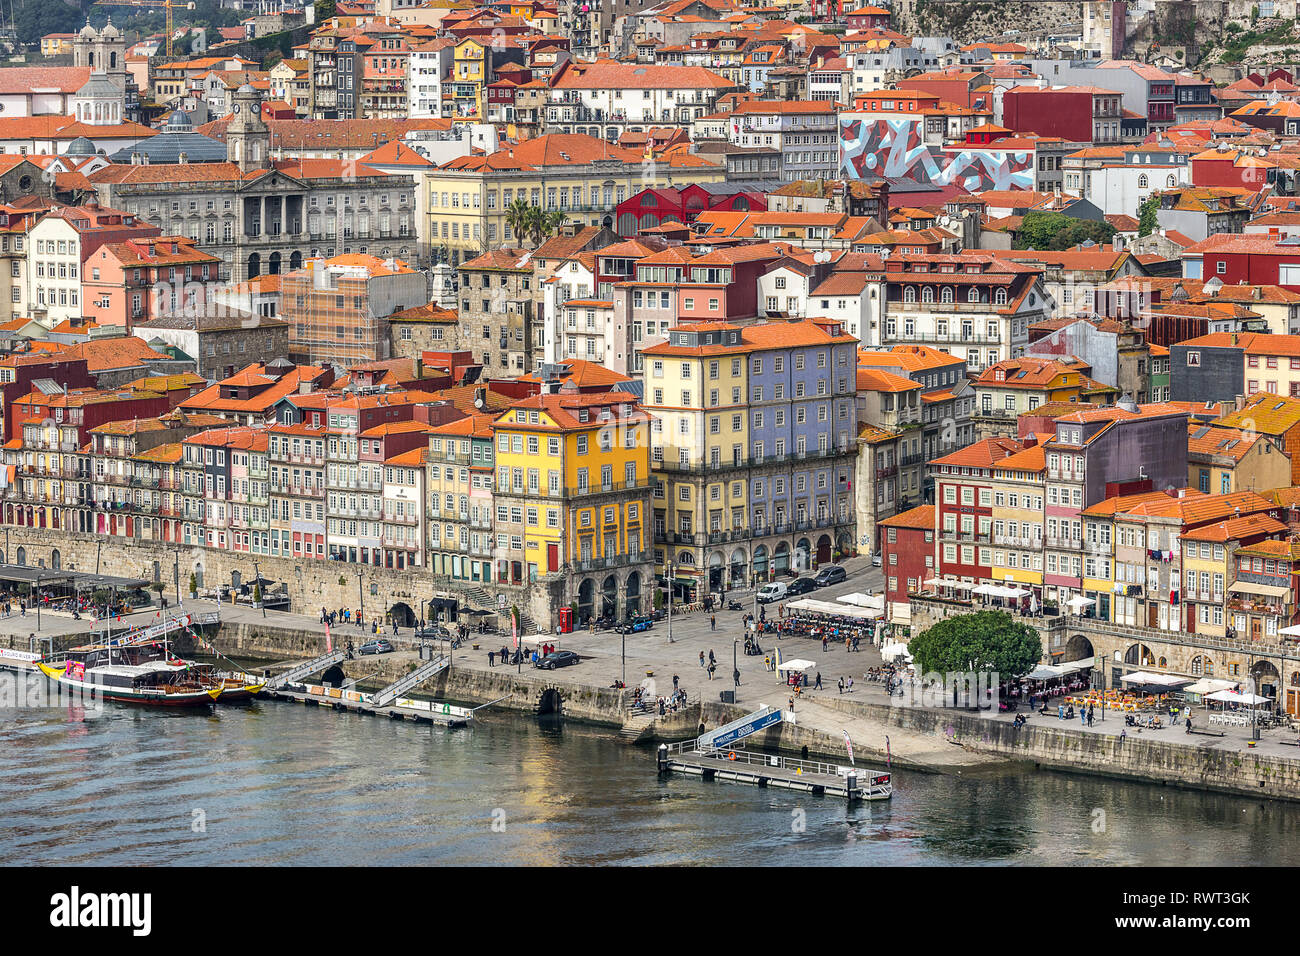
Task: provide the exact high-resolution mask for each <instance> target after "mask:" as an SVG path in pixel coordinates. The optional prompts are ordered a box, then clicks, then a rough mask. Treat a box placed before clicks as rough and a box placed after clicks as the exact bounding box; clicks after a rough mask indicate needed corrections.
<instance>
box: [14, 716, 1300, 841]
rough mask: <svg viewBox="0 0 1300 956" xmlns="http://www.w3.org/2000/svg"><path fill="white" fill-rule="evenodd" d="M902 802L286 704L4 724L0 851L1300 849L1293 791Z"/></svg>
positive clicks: (1024, 780) (970, 786) (999, 783)
mask: <svg viewBox="0 0 1300 956" xmlns="http://www.w3.org/2000/svg"><path fill="white" fill-rule="evenodd" d="M894 783H895V793H894V798H893V800H892V801H889V802H886V803H875V804H859V805H857V806H854V807H846V806H845V804H844V803H843V802H842V801H840V800H836V799H833V798H820V797H812V796H809V795H806V794H796V793H788V792H784V791H780V790H760V789H758V788H756V787H748V786H744V785H738V784H728V783H705V782H703V781H700V780H698V779H695V778H690V777H672V778H669V779H663V780H661V779H659V778H658V777H657V776H656V774H655V772H654V754H653V751H652V750H651V749H648V748H629V747H626V746H624V745H622V744H620V743H618V742H617V741H616V740H615V738H614V737H612V736H611V734H610V733H609V732H608V731H604V730H600V729H596V728H591V727H586V726H582V725H578V724H574V723H564V722H541V721H538V720H534V719H528V718H523V717H519V716H517V715H510V714H506V713H503V712H497V713H488V714H486V715H485V719H484V720H483V721H482V722H481V723H479V724H478V725H477V726H475V727H473V728H468V729H462V730H446V729H443V728H438V727H431V726H429V725H424V724H414V723H409V722H404V721H391V720H383V719H379V718H373V717H361V716H357V715H351V714H340V713H336V712H333V711H328V710H324V709H318V708H309V707H302V706H300V705H295V704H290V703H283V702H254V703H252V704H249V705H247V706H242V707H224V708H220V709H218V710H216V711H214V712H213V713H212V714H211V715H207V714H203V713H165V712H159V711H153V710H145V709H135V708H131V707H129V706H122V705H114V704H108V705H106V707H105V711H104V714H103V715H102V716H100V717H97V718H94V719H80V718H78V717H76V716H75V715H72V714H69V713H67V712H64V711H43V712H20V713H19V714H17V715H16V716H15V715H13V714H9V715H7V716H6V719H3V720H0V862H3V863H5V864H9V865H14V864H24V865H28V864H32V863H85V864H91V863H95V864H117V865H124V864H133V865H161V864H194V865H220V864H223V863H238V864H381V865H387V866H392V865H402V864H408V865H409V864H423V863H441V864H468V865H490V864H499V863H513V864H535V865H544V864H601V863H606V864H671V863H676V864H727V863H736V864H741V863H743V864H749V865H762V864H774V863H797V864H805V865H809V864H811V865H836V864H852V865H881V864H886V865H908V864H912V865H917V864H940V865H944V864H953V863H960V864H1006V863H1043V864H1075V863H1079V864H1087V863H1092V862H1106V863H1112V864H1126V865H1155V864H1169V865H1178V864H1191V865H1195V864H1219V865H1239V864H1249V863H1268V864H1279V865H1281V864H1286V865H1294V864H1296V863H1297V862H1300V841H1296V840H1295V839H1294V835H1295V832H1296V829H1297V827H1298V826H1300V805H1288V804H1280V803H1265V802H1262V801H1257V800H1250V799H1246V798H1241V797H1229V796H1217V795H1210V794H1202V793H1196V792H1191V791H1185V790H1175V789H1170V788H1162V787H1156V786H1143V785H1138V784H1131V783H1122V782H1117V781H1112V780H1100V779H1092V778H1087V777H1081V776H1071V775H1064V774H1054V773H1047V772H1037V771H1034V770H1032V769H1030V768H1024V767H1015V768H1003V769H998V770H994V771H987V770H985V771H979V772H976V773H968V774H965V775H958V776H936V775H929V774H918V773H908V772H898V773H895V776H894Z"/></svg>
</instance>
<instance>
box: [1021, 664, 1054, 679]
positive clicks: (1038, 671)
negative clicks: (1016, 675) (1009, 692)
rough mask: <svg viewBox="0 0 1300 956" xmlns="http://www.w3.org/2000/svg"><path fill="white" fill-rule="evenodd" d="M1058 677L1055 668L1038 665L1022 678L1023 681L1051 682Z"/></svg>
mask: <svg viewBox="0 0 1300 956" xmlns="http://www.w3.org/2000/svg"><path fill="white" fill-rule="evenodd" d="M1060 676H1061V675H1060V673H1059V672H1058V671H1057V669H1056V668H1055V667H1052V666H1051V665H1048V664H1039V665H1038V666H1037V667H1035V668H1034V669H1033V670H1031V671H1030V672H1029V673H1028V674H1026V675H1025V676H1024V680H1051V679H1052V678H1053V677H1060Z"/></svg>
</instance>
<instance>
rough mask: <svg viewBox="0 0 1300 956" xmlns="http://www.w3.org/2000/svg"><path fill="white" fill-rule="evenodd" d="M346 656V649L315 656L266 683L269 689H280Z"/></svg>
mask: <svg viewBox="0 0 1300 956" xmlns="http://www.w3.org/2000/svg"><path fill="white" fill-rule="evenodd" d="M345 657H347V651H346V650H337V651H331V652H330V653H329V654H323V655H321V656H320V657H317V658H314V659H313V660H310V661H304V662H303V663H301V664H299V665H298V666H296V667H292V668H290V669H289V670H287V671H285V672H284V673H283V674H280V675H279V676H277V677H272V678H271V679H270V680H269V681H267V683H266V687H267V690H279V689H280V688H281V687H283V686H284V685H285V684H292V683H294V682H296V681H300V680H302V679H303V678H304V677H306V676H308V675H309V674H314V673H316V672H317V671H323V670H324V669H325V668H327V667H329V666H330V665H331V664H338V663H340V662H341V661H342V660H343V659H344V658H345Z"/></svg>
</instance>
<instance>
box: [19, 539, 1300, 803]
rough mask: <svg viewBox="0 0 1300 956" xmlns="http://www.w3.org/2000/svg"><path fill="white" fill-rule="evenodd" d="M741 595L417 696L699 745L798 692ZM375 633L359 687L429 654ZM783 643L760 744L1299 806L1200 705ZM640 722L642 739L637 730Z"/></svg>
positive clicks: (1281, 777) (494, 640)
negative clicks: (1049, 693)
mask: <svg viewBox="0 0 1300 956" xmlns="http://www.w3.org/2000/svg"><path fill="white" fill-rule="evenodd" d="M846 566H847V568H848V570H849V578H848V580H847V581H845V582H841V583H840V584H838V585H836V586H834V587H831V588H825V589H821V590H819V591H818V592H816V593H815V595H814V596H815V597H818V598H820V599H823V600H833V599H834V597H836V596H838V595H840V594H847V593H850V592H852V591H859V590H865V589H878V587H879V583H878V582H879V571H878V570H877V569H873V568H871V567H869V565H867V564H866V562H865V561H862V560H858V561H851V562H846ZM873 578H874V579H875V580H874V581H873ZM728 596H729V597H732V598H735V599H737V600H739V601H741V603H742V604H743V605H744V608H745V610H744V611H725V610H724V611H718V612H716V613H715V614H713V615H710V614H708V613H704V612H693V613H689V614H674V619H673V624H672V640H670V639H669V629H668V625H667V622H666V621H660V622H656V623H655V625H654V627H653V628H652V629H651V630H649V631H644V632H640V633H637V634H628V635H620V634H617V633H614V632H613V631H594V632H593V631H580V632H576V633H573V634H566V635H560V636H558V637H556V638H554V640H555V642H556V643H557V645H558V646H559V647H560V648H561V649H567V650H573V651H576V652H577V653H578V654H579V655H580V657H581V660H580V662H579V663H578V664H576V665H574V666H570V667H565V668H561V669H558V670H554V671H539V670H537V669H535V668H532V667H530V666H529V665H527V664H525V665H523V666H522V667H516V666H514V665H506V666H502V665H501V664H499V663H497V664H495V666H490V665H489V663H488V653H489V651H499V650H500V648H501V647H502V646H503V645H508V644H509V643H510V639H509V637H508V636H502V635H499V634H497V635H492V634H487V635H479V634H471V636H470V638H469V639H468V640H467V641H466V642H465V643H464V644H463V645H462V647H461V648H460V649H458V650H456V651H455V652H454V655H453V656H454V664H453V668H452V673H451V674H450V675H447V678H450V679H446V678H444V679H443V680H441V681H439V680H435V681H434V682H432V683H433V685H435V686H428V685H426V686H425V687H424V688H421V689H420V691H419V692H422V693H425V694H432V695H435V696H447V697H453V698H455V699H460V700H469V701H474V702H476V703H482V702H486V701H488V700H494V699H496V698H498V697H501V696H504V695H507V694H509V695H512V696H513V697H514V698H515V700H514V706H513V709H516V710H528V709H530V708H531V707H532V700H530V698H529V695H534V698H533V699H535V695H536V694H538V693H539V689H542V688H560V689H561V691H562V692H563V693H565V694H566V695H571V697H570V698H569V699H570V700H571V701H572V702H573V704H574V706H572V707H569V706H566V707H565V712H566V713H570V715H572V716H578V717H580V718H582V719H588V720H593V721H595V722H598V723H604V724H606V725H608V726H620V725H622V727H623V729H624V731H625V736H630V737H639V738H640V739H641V740H643V741H648V740H654V739H683V738H685V737H689V736H694V735H695V734H696V733H697V732H698V729H699V725H700V724H704V725H705V726H706V728H712V727H715V726H718V725H720V724H722V723H726V722H727V721H728V720H730V719H732V718H734V717H736V716H739V715H741V714H744V713H748V712H750V711H753V710H755V709H757V708H758V707H760V706H762V705H764V704H766V705H769V706H772V707H776V708H780V709H782V710H788V709H789V698H790V688H789V687H787V686H785V684H784V683H782V682H781V681H780V679H779V677H778V675H777V674H775V673H773V672H771V671H768V670H766V669H765V668H764V664H763V655H759V656H748V657H747V656H745V655H744V653H743V649H744V632H743V628H742V624H741V618H742V615H743V614H744V613H745V612H746V611H751V610H752V609H753V607H754V605H753V600H752V592H732V593H731V594H729V595H728ZM214 609H217V606H216V604H215V603H214V602H212V601H202V600H199V601H185V602H184V610H185V611H189V612H194V613H203V612H208V611H212V610H214ZM172 610H173V612H174V610H175V609H172ZM219 610H220V613H221V616H222V622H223V623H222V631H221V633H220V634H219V635H217V637H216V639H215V643H216V645H217V647H218V648H219V649H220V650H221V651H222V652H223V653H226V654H230V655H232V656H236V657H239V658H241V659H246V658H256V659H259V660H261V661H268V662H271V661H274V662H286V663H287V662H289V661H291V660H303V659H306V658H309V657H313V656H316V655H317V654H319V653H321V652H323V650H324V645H325V636H324V627H323V625H321V624H320V621H319V613H317V614H315V615H303V614H295V613H283V612H277V611H267V612H266V614H265V616H263V612H262V611H261V610H260V609H254V608H251V607H248V606H247V605H238V606H231V605H222V606H221V607H220V609H219ZM767 610H768V614H769V616H772V615H775V614H777V613H778V610H777V605H775V604H773V605H768V608H767ZM157 613H158V610H157V609H156V608H154V609H150V610H147V611H143V612H139V613H137V614H134V615H131V616H130V617H128V618H124V619H123V622H122V623H123V626H124V627H125V626H128V625H133V626H138V625H141V624H146V623H149V622H150V621H152V620H154V619H155V618H156V615H157ZM711 617H712V618H713V620H712V621H711V620H710V618H711ZM41 624H42V626H41V628H40V629H39V632H38V630H37V627H36V620H35V614H34V612H28V614H27V615H26V616H20V615H18V614H14V615H12V616H10V617H7V618H0V641H3V643H7V644H9V645H10V646H13V647H17V648H21V649H26V647H27V644H28V641H27V635H28V634H31V633H38V636H39V637H41V638H48V637H54V638H55V639H56V641H57V642H58V644H59V646H66V645H67V644H69V643H71V642H72V641H73V640H75V639H76V636H77V635H80V634H85V633H86V632H88V631H89V629H90V625H91V622H90V621H89V620H85V619H83V620H81V621H73V620H72V619H71V618H69V617H64V616H59V615H54V614H43V615H42V622H41ZM332 636H333V639H334V645H335V647H336V648H337V647H339V646H340V645H341V643H342V642H345V641H348V640H350V641H352V642H353V644H354V645H355V646H357V647H359V646H360V644H361V643H362V642H363V641H365V640H369V639H370V638H371V637H373V636H375V635H374V634H372V632H371V628H370V625H367V626H366V627H365V629H364V631H363V630H362V629H359V628H357V627H355V626H342V625H341V626H336V627H334V628H333V629H332ZM378 636H382V637H385V638H386V639H388V640H389V641H391V642H392V643H393V644H394V646H395V647H396V648H397V650H396V652H395V653H392V654H386V655H379V656H374V657H364V658H358V659H357V660H355V661H351V662H348V664H347V666H346V671H347V674H348V676H349V677H356V678H366V677H370V678H371V681H370V683H374V682H385V683H386V682H387V681H389V680H392V679H395V678H396V677H398V676H401V675H402V674H404V673H406V672H407V671H408V670H410V669H411V668H412V667H413V666H414V665H415V664H416V662H417V661H418V659H419V655H418V651H417V650H416V648H415V645H414V636H413V633H412V631H411V629H410V628H401V629H399V630H398V633H397V634H394V633H393V630H392V628H391V627H389V628H387V629H386V630H385V631H383V632H381V634H380V635H378ZM550 639H551V638H548V640H550ZM733 642H735V643H734V644H733ZM776 643H777V642H776V640H775V638H770V637H765V638H764V643H763V648H764V651H765V652H766V651H769V650H771V648H772V646H773V645H774V644H776ZM474 644H477V645H478V648H477V649H474V647H473V645H474ZM779 646H780V647H781V649H782V652H783V655H784V657H785V658H786V659H787V660H788V659H793V658H797V657H802V658H806V659H811V660H815V661H816V662H817V663H818V664H819V665H820V669H821V673H822V680H823V689H822V690H820V691H819V690H815V689H805V690H804V691H803V692H802V693H801V695H800V696H799V698H798V700H797V701H796V703H795V710H794V720H793V721H792V722H787V723H785V724H783V725H780V727H779V728H778V729H775V730H773V731H771V732H766V733H765V734H763V735H761V737H760V739H759V740H756V741H755V744H756V745H761V746H767V747H772V748H778V749H782V750H787V751H792V752H800V751H801V749H802V748H803V747H805V746H806V747H808V748H809V750H810V752H813V753H819V754H822V755H829V756H835V757H839V758H841V759H844V758H846V757H847V754H846V752H845V747H844V743H843V739H844V733H845V732H847V733H848V734H849V736H850V738H851V739H852V742H853V749H854V752H855V754H856V755H857V756H859V757H861V758H863V759H869V760H874V761H880V762H883V761H884V760H886V759H888V760H890V761H891V763H892V765H893V766H895V767H904V768H914V769H923V770H930V771H936V772H945V773H966V772H975V771H977V770H978V769H979V768H982V767H987V766H992V765H999V764H1005V763H1006V762H1007V761H1008V760H1014V761H1027V762H1032V763H1035V764H1038V765H1040V766H1047V767H1053V768H1056V769H1062V770H1078V771H1081V772H1089V773H1100V774H1106V773H1114V774H1116V775H1120V776H1125V777H1128V778H1130V779H1137V780H1150V781H1154V782H1165V783H1176V784H1178V785H1186V786H1205V787H1206V788H1209V789H1220V790H1231V791H1235V792H1242V791H1246V792H1251V793H1256V794H1257V793H1260V792H1261V789H1262V790H1264V791H1266V793H1267V795H1272V796H1284V797H1287V798H1290V799H1300V746H1298V745H1297V744H1298V743H1300V740H1298V739H1297V737H1296V736H1294V735H1292V734H1291V733H1289V732H1286V731H1282V730H1269V731H1265V732H1263V734H1262V735H1261V739H1260V741H1259V742H1258V743H1257V745H1256V746H1255V747H1250V746H1249V745H1248V740H1249V737H1250V732H1249V730H1248V729H1240V728H1221V727H1218V726H1211V725H1209V724H1208V721H1207V720H1206V717H1205V711H1204V710H1203V709H1198V710H1197V711H1196V721H1195V726H1196V729H1197V730H1199V731H1211V733H1195V734H1190V735H1189V734H1186V733H1185V732H1184V728H1183V727H1182V726H1181V725H1180V726H1177V727H1170V728H1166V729H1164V730H1157V731H1151V730H1142V731H1139V730H1137V729H1136V728H1129V727H1125V725H1124V721H1123V718H1122V715H1120V714H1111V713H1109V712H1108V713H1107V715H1106V718H1105V720H1104V721H1103V720H1101V719H1098V720H1097V721H1096V722H1095V724H1094V725H1093V726H1092V727H1086V726H1083V725H1082V724H1081V722H1080V721H1079V720H1078V718H1077V717H1076V718H1075V719H1074V720H1073V721H1060V720H1058V719H1057V718H1056V716H1055V709H1054V708H1053V709H1052V712H1051V715H1050V716H1040V715H1038V714H1037V713H1035V714H1033V715H1032V716H1031V717H1030V720H1029V724H1028V725H1027V726H1026V727H1024V728H1015V727H1014V726H1013V725H1012V719H1013V715H1011V714H998V713H997V712H996V711H995V712H991V713H990V712H989V711H980V712H969V711H963V710H956V709H945V708H927V707H921V706H919V705H914V704H913V703H912V702H910V701H909V700H908V699H906V698H899V697H895V698H892V699H891V698H889V697H887V696H886V694H885V691H884V688H883V686H882V685H880V684H877V683H870V682H868V681H867V680H866V678H865V674H866V672H867V670H868V669H869V668H872V667H876V666H878V665H879V664H880V663H881V659H880V657H879V654H878V653H877V652H876V650H875V649H874V648H871V647H868V646H863V648H862V650H861V651H860V652H857V653H849V652H846V651H845V649H844V647H843V645H831V646H829V647H828V649H827V650H826V651H823V650H822V647H821V644H820V642H818V641H814V640H810V639H807V638H787V639H785V640H783V641H780V642H779ZM733 647H734V651H735V658H734V659H735V666H736V668H737V669H738V670H739V672H740V685H739V686H738V687H736V686H734V685H733V683H732V680H731V672H732V662H733ZM710 651H712V652H713V654H714V658H715V660H716V662H717V669H716V671H715V674H714V679H713V680H709V679H708V675H707V672H706V670H705V669H704V668H702V667H701V666H700V661H699V657H700V653H701V652H703V653H704V655H705V658H706V661H707V658H708V654H709V652H710ZM624 675H626V677H625V680H626V683H627V686H628V692H627V693H629V694H630V691H631V689H632V688H635V687H636V686H638V685H639V684H642V683H643V682H645V683H646V689H647V693H648V695H649V696H651V697H652V698H653V697H657V696H665V697H666V696H668V695H669V694H671V693H672V691H673V677H674V675H676V676H677V678H678V684H679V686H681V687H682V688H684V689H685V691H686V693H687V696H688V697H689V698H690V700H691V702H692V706H691V707H689V708H686V709H685V710H683V711H680V712H678V713H677V714H669V715H667V716H666V717H665V718H659V717H658V715H657V713H656V714H654V715H646V716H642V717H640V718H639V720H638V719H629V715H626V714H625V713H623V706H622V703H623V701H625V700H626V695H624V694H620V693H619V692H618V691H617V690H614V689H613V688H612V685H613V684H614V682H615V681H616V680H618V679H622V678H623V677H624ZM840 677H844V678H845V679H846V680H847V678H849V677H852V678H853V681H854V690H853V692H852V693H851V694H850V693H845V694H843V695H841V694H840V693H838V689H837V684H838V680H839V678H840ZM728 690H734V691H735V693H736V702H735V704H723V703H722V702H721V700H720V694H721V692H723V691H728ZM580 703H582V706H579V704H580ZM1098 717H1100V714H1099V715H1098ZM629 724H631V725H632V726H633V729H635V730H636V731H637V733H634V734H630V735H629V734H628V733H626V731H627V728H628V725H629ZM1152 761H1155V763H1152ZM1144 762H1145V763H1144ZM1252 768H1259V769H1260V773H1254V772H1252ZM1263 770H1267V773H1262V771H1263ZM1261 773H1262V776H1261ZM1237 777H1240V778H1241V779H1240V780H1237V779H1235V778H1237Z"/></svg>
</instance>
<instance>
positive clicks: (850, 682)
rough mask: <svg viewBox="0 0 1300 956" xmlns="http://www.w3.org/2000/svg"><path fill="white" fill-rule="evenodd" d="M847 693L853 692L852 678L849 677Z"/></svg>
mask: <svg viewBox="0 0 1300 956" xmlns="http://www.w3.org/2000/svg"><path fill="white" fill-rule="evenodd" d="M849 693H850V694H851V693H853V678H852V677H850V678H849Z"/></svg>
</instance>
